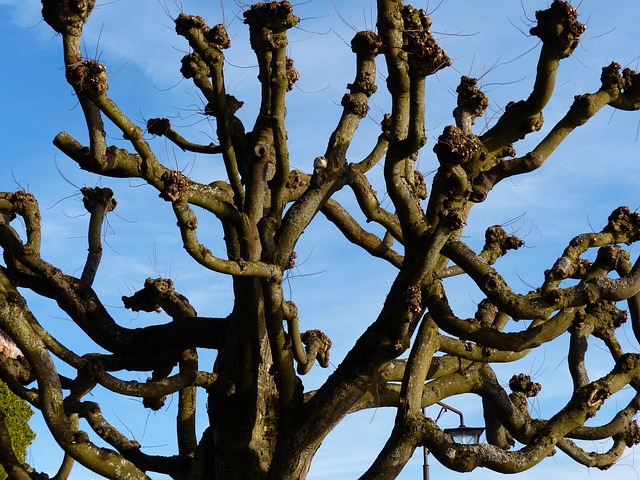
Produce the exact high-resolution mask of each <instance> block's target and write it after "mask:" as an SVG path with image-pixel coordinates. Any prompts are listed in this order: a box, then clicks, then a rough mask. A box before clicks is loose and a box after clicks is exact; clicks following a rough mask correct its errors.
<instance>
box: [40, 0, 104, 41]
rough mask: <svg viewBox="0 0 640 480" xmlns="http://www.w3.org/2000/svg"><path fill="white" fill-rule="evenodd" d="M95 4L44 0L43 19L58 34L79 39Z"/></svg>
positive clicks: (79, 0)
mask: <svg viewBox="0 0 640 480" xmlns="http://www.w3.org/2000/svg"><path fill="white" fill-rule="evenodd" d="M95 3H96V2H95V0H42V18H43V19H44V21H45V22H47V23H48V24H49V26H50V27H51V28H53V29H54V30H55V31H56V32H58V33H61V34H68V35H72V36H74V37H79V36H80V35H82V26H83V25H84V24H85V23H86V22H87V19H88V18H89V15H91V12H92V10H93V7H94V5H95Z"/></svg>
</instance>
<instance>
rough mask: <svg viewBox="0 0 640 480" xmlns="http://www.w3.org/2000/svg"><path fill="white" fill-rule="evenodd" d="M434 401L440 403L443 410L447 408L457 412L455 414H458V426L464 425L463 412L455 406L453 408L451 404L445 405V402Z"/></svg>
mask: <svg viewBox="0 0 640 480" xmlns="http://www.w3.org/2000/svg"><path fill="white" fill-rule="evenodd" d="M436 403H437V404H438V405H440V406H441V407H442V408H444V409H445V410H449V411H451V412H453V413H457V414H458V416H459V417H460V426H461V427H464V426H466V425H465V424H464V415H463V413H462V412H461V411H460V410H458V409H456V408H453V407H452V406H451V405H447V404H446V403H444V402H436Z"/></svg>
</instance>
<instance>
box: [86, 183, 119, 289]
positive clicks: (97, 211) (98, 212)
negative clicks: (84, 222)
mask: <svg viewBox="0 0 640 480" xmlns="http://www.w3.org/2000/svg"><path fill="white" fill-rule="evenodd" d="M80 191H81V192H82V201H83V203H84V206H85V208H86V209H87V211H88V212H89V213H90V214H91V219H90V221H89V233H88V235H87V237H88V238H89V254H88V256H87V261H86V262H85V265H84V269H83V270H82V276H81V277H80V281H81V282H83V283H85V284H87V285H91V284H92V283H93V279H94V278H95V276H96V272H97V270H98V265H100V259H101V258H102V241H101V236H102V223H103V222H104V219H105V216H106V214H107V212H110V211H111V210H113V209H114V208H115V206H116V199H115V198H113V191H112V190H111V189H110V188H100V187H96V188H88V187H84V188H82V189H81V190H80Z"/></svg>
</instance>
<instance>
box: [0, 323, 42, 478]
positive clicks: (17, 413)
mask: <svg viewBox="0 0 640 480" xmlns="http://www.w3.org/2000/svg"><path fill="white" fill-rule="evenodd" d="M0 349H1V350H2V355H3V363H4V364H7V365H8V366H9V365H11V364H12V363H13V362H19V360H17V358H18V357H20V358H23V357H22V352H20V351H19V350H18V349H17V347H16V345H15V344H14V343H13V342H12V341H11V340H10V339H9V338H7V337H6V336H5V335H4V334H3V332H1V331H0ZM9 369H10V367H9ZM12 380H13V379H10V380H9V381H12ZM23 380H25V379H23ZM32 415H33V410H31V408H30V407H29V405H28V404H27V402H25V401H24V400H23V399H21V398H19V397H18V396H16V395H15V394H14V393H13V392H12V391H11V390H10V389H9V387H8V386H7V385H6V384H5V383H4V382H2V381H0V452H1V455H2V457H3V459H4V461H3V464H4V465H5V467H6V468H7V470H6V471H5V469H4V468H2V467H1V466H0V479H3V480H4V479H6V478H7V471H12V469H22V468H24V467H23V466H22V464H23V463H24V461H25V459H26V457H27V447H29V445H30V444H31V442H33V439H34V438H35V434H34V433H33V430H31V427H29V423H28V422H29V418H31V416H32Z"/></svg>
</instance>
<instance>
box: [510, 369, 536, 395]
mask: <svg viewBox="0 0 640 480" xmlns="http://www.w3.org/2000/svg"><path fill="white" fill-rule="evenodd" d="M509 388H510V389H511V391H512V392H514V393H523V394H524V395H526V396H527V397H535V396H536V395H538V393H540V390H542V385H540V384H539V383H537V382H534V381H533V380H531V376H529V375H526V374H524V373H519V374H518V375H514V376H513V377H511V380H509Z"/></svg>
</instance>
